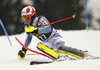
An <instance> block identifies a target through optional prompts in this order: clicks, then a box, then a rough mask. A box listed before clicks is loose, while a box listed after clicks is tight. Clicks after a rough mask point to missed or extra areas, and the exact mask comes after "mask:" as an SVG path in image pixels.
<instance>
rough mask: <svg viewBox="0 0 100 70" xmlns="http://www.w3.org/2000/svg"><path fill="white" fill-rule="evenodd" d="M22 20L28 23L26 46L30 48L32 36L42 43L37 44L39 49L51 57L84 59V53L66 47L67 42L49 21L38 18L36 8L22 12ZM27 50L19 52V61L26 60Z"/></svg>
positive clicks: (26, 27)
mask: <svg viewBox="0 0 100 70" xmlns="http://www.w3.org/2000/svg"><path fill="white" fill-rule="evenodd" d="M21 14H22V15H21V16H22V18H23V20H24V21H25V23H26V26H25V32H26V33H27V35H26V40H25V44H24V45H25V46H27V47H28V46H29V44H30V42H31V40H32V35H34V36H36V37H37V38H38V39H39V40H41V42H39V43H38V44H37V46H36V47H37V48H38V49H39V50H40V51H42V52H44V53H46V54H48V55H49V56H51V57H53V58H55V59H58V58H59V56H60V55H59V53H63V54H67V55H71V56H73V57H76V58H77V59H83V58H84V52H82V51H79V50H77V49H74V48H71V47H67V46H65V41H64V40H63V37H62V36H61V35H60V34H59V33H58V32H57V31H56V30H55V29H54V28H53V27H52V26H51V25H48V26H46V25H47V24H49V21H48V20H47V19H46V18H45V17H43V16H39V17H37V16H36V11H35V9H34V7H31V6H27V7H25V8H24V9H23V10H22V13H21ZM26 51H27V50H26V49H25V48H22V50H20V51H19V52H18V57H19V59H24V58H25V56H26Z"/></svg>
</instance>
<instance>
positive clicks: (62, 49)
mask: <svg viewBox="0 0 100 70" xmlns="http://www.w3.org/2000/svg"><path fill="white" fill-rule="evenodd" d="M59 52H60V53H63V54H67V55H71V56H73V57H76V58H77V59H84V52H82V51H79V50H77V49H74V48H71V47H60V48H59Z"/></svg>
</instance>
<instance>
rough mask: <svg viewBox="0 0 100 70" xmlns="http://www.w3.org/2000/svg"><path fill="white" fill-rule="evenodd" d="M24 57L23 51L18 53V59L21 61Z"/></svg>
mask: <svg viewBox="0 0 100 70" xmlns="http://www.w3.org/2000/svg"><path fill="white" fill-rule="evenodd" d="M25 57H26V53H25V52H24V51H22V50H20V51H19V52H18V58H19V59H21V60H22V59H25Z"/></svg>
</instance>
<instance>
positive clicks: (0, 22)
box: [0, 19, 12, 46]
mask: <svg viewBox="0 0 100 70" xmlns="http://www.w3.org/2000/svg"><path fill="white" fill-rule="evenodd" d="M0 24H1V26H2V28H3V31H4V32H5V34H6V36H7V38H8V40H9V43H10V45H11V46H12V43H11V41H10V38H9V36H8V33H7V31H6V29H5V27H4V25H3V23H2V21H1V19H0Z"/></svg>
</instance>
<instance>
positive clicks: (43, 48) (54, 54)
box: [37, 44, 59, 59]
mask: <svg viewBox="0 0 100 70" xmlns="http://www.w3.org/2000/svg"><path fill="white" fill-rule="evenodd" d="M37 48H38V49H39V50H40V51H42V52H44V53H46V54H48V55H49V56H51V57H53V58H55V59H57V58H58V56H59V54H58V53H57V52H55V51H54V50H52V49H50V48H48V47H47V46H45V45H43V44H38V45H37Z"/></svg>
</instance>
